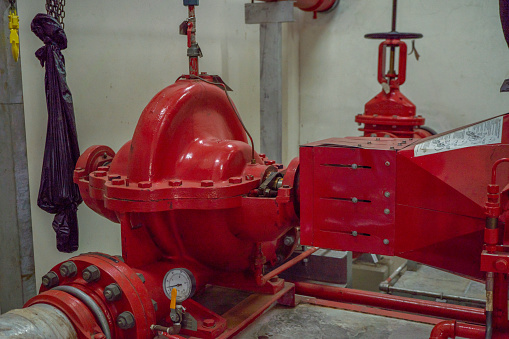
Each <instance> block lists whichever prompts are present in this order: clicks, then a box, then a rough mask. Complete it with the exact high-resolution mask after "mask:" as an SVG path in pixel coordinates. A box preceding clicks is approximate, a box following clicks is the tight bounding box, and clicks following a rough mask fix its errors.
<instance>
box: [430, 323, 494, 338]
mask: <svg viewBox="0 0 509 339" xmlns="http://www.w3.org/2000/svg"><path fill="white" fill-rule="evenodd" d="M485 332H486V329H485V328H484V327H483V326H478V325H471V324H464V323H458V322H456V320H447V321H442V322H441V323H438V324H436V325H435V327H433V331H431V334H430V337H429V339H447V338H456V336H458V337H462V338H469V339H484V335H485Z"/></svg>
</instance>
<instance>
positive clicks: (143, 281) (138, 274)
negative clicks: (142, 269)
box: [136, 273, 145, 283]
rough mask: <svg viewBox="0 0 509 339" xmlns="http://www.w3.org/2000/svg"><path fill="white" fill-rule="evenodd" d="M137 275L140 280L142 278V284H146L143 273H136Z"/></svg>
mask: <svg viewBox="0 0 509 339" xmlns="http://www.w3.org/2000/svg"><path fill="white" fill-rule="evenodd" d="M136 275H137V276H138V278H140V280H141V282H142V283H145V277H144V276H143V274H141V273H136Z"/></svg>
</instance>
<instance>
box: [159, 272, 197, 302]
mask: <svg viewBox="0 0 509 339" xmlns="http://www.w3.org/2000/svg"><path fill="white" fill-rule="evenodd" d="M174 288H176V289H177V302H178V303H181V302H183V301H184V300H186V299H188V298H190V297H192V296H193V294H194V292H195V291H196V280H195V278H194V275H193V273H191V271H189V270H188V269H186V268H174V269H172V270H169V271H168V273H166V275H165V276H164V280H163V290H164V294H166V296H167V297H168V299H170V300H171V291H172V289H174Z"/></svg>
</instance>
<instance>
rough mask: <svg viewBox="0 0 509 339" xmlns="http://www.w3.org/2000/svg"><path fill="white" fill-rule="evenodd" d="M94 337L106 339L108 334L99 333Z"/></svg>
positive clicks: (95, 338)
mask: <svg viewBox="0 0 509 339" xmlns="http://www.w3.org/2000/svg"><path fill="white" fill-rule="evenodd" d="M93 338H94V339H106V336H105V335H104V334H103V333H97V334H95V335H94V337H93Z"/></svg>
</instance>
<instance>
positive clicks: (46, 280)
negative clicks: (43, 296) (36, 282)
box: [42, 271, 60, 288]
mask: <svg viewBox="0 0 509 339" xmlns="http://www.w3.org/2000/svg"><path fill="white" fill-rule="evenodd" d="M59 283H60V281H59V279H58V275H57V274H56V273H55V272H53V271H50V272H48V273H46V274H45V275H44V276H43V277H42V285H43V286H44V287H46V288H53V287H55V286H57V285H58V284H59Z"/></svg>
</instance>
